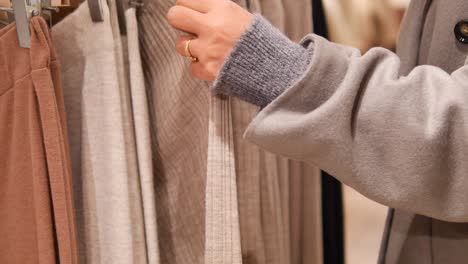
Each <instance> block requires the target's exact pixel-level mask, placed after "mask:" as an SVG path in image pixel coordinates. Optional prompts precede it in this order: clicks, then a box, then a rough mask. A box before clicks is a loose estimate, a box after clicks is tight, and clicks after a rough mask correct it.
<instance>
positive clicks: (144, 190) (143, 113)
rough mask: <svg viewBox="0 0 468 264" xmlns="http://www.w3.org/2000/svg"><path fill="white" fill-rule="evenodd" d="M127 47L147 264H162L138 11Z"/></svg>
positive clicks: (131, 18) (131, 12)
mask: <svg viewBox="0 0 468 264" xmlns="http://www.w3.org/2000/svg"><path fill="white" fill-rule="evenodd" d="M125 17H126V27H127V43H128V63H129V77H130V78H129V80H130V92H131V99H132V110H133V121H134V125H135V139H136V147H137V156H138V172H139V175H140V182H141V184H140V186H141V195H142V202H143V205H142V206H143V216H144V227H145V241H146V251H147V254H148V263H151V264H159V263H161V262H160V257H159V241H158V231H157V224H156V204H155V201H156V200H155V194H154V176H153V161H152V151H151V134H150V117H149V107H148V97H147V94H146V89H145V80H144V76H143V69H142V66H141V57H140V46H139V42H138V24H137V20H136V10H135V8H133V7H130V8H129V9H128V10H127V11H126V12H125Z"/></svg>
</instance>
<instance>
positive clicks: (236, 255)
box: [205, 96, 242, 264]
mask: <svg viewBox="0 0 468 264" xmlns="http://www.w3.org/2000/svg"><path fill="white" fill-rule="evenodd" d="M209 116H210V118H209V124H208V160H207V176H206V199H205V203H206V207H205V210H206V213H205V215H206V218H205V234H206V235H205V264H241V263H242V252H241V244H240V243H241V241H240V228H239V209H238V204H237V203H238V202H237V183H236V180H237V179H236V168H235V166H236V164H235V160H234V141H233V131H232V113H231V100H230V99H229V98H220V97H215V96H212V97H210V112H209Z"/></svg>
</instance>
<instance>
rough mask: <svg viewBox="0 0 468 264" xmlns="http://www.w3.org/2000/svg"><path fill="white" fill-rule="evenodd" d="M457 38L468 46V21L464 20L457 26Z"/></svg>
mask: <svg viewBox="0 0 468 264" xmlns="http://www.w3.org/2000/svg"><path fill="white" fill-rule="evenodd" d="M455 37H456V38H457V40H458V41H460V42H461V43H464V44H468V20H462V21H460V22H458V23H457V25H456V26H455Z"/></svg>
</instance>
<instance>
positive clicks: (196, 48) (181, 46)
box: [176, 36, 200, 58]
mask: <svg viewBox="0 0 468 264" xmlns="http://www.w3.org/2000/svg"><path fill="white" fill-rule="evenodd" d="M189 40H192V41H190V45H189V48H190V53H191V54H192V56H193V57H196V58H198V56H197V54H200V53H199V52H200V43H199V40H197V39H193V37H192V36H181V37H179V38H178V39H177V41H176V48H177V52H178V53H179V54H180V55H182V56H184V57H189V54H187V53H186V50H185V47H186V46H187V41H189Z"/></svg>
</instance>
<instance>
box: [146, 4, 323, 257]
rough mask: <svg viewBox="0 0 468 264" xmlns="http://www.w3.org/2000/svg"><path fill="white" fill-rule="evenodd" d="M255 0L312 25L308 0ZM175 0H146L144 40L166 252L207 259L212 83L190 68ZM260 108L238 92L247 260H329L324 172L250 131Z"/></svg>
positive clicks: (235, 125)
mask: <svg viewBox="0 0 468 264" xmlns="http://www.w3.org/2000/svg"><path fill="white" fill-rule="evenodd" d="M236 2H239V3H240V4H241V5H243V6H245V4H246V3H245V1H236ZM249 2H250V6H251V8H252V9H251V10H252V11H254V12H261V10H260V9H261V8H262V7H263V8H264V10H265V12H261V13H264V14H265V15H267V16H268V17H270V18H272V19H275V18H276V17H283V18H286V19H285V20H284V21H283V20H281V21H280V23H281V24H282V25H283V27H284V28H288V29H289V30H288V33H291V35H299V34H298V33H297V31H301V34H300V35H304V34H306V33H307V32H310V31H311V27H312V23H311V19H310V9H309V7H310V2H309V1H305V0H304V1H302V0H301V1H297V0H294V1H293V0H291V1H284V2H283V1H279V0H278V1H249ZM282 2H283V3H282ZM174 4H175V1H172V0H164V1H149V0H148V1H145V6H144V8H143V9H141V13H140V15H139V26H140V29H141V35H140V43H141V47H142V50H141V51H142V58H143V66H144V67H143V69H144V74H145V80H146V84H147V89H148V95H149V99H150V100H149V101H150V108H151V113H150V115H151V120H152V122H151V123H152V126H153V128H152V141H153V155H154V157H155V159H154V174H155V179H156V187H155V188H156V201H157V206H158V231H159V232H158V233H159V236H160V240H161V241H165V242H164V243H161V244H160V247H161V250H160V253H161V262H162V263H168V264H172V263H195V264H196V263H204V260H205V254H204V252H205V251H204V250H205V247H204V245H205V231H206V230H205V224H206V222H205V199H204V198H205V196H204V194H205V186H206V175H207V163H206V162H207V156H208V138H209V136H208V127H209V113H210V108H209V106H210V95H209V84H207V83H204V82H201V81H197V80H195V79H194V78H193V77H191V75H190V72H189V70H188V67H187V64H188V62H187V60H186V59H184V58H182V57H180V55H178V54H177V52H176V50H175V48H174V40H175V38H176V36H177V34H178V33H176V32H175V31H174V30H173V29H172V28H171V27H170V26H169V25H168V24H167V22H166V19H165V14H166V13H167V11H168V9H169V8H170V7H171V6H172V5H174ZM300 16H302V17H301V19H294V18H297V17H300ZM304 18H306V19H304ZM291 21H296V22H297V23H293V22H291ZM293 24H294V25H293ZM296 30H297V31H296ZM257 111H258V108H257V107H256V106H252V105H249V104H247V103H245V102H241V101H240V100H232V101H231V114H232V129H233V142H234V159H235V167H236V170H235V172H236V177H237V190H238V193H237V197H238V200H239V202H238V204H239V208H238V209H239V217H240V232H241V247H242V257H243V263H247V264H249V263H259V264H262V263H269V264H270V263H273V264H275V263H278V264H285V263H294V264H296V263H321V261H322V254H321V240H322V234H321V220H320V218H321V217H320V214H321V207H320V203H321V201H320V185H319V184H320V179H319V177H314V175H319V172H318V170H317V169H316V168H313V167H309V166H307V165H304V163H298V162H292V161H290V160H288V159H284V158H280V157H278V156H276V155H273V154H271V153H267V152H264V151H262V150H260V149H259V148H258V147H256V146H255V145H253V144H250V143H248V142H246V141H244V140H242V132H243V131H244V129H245V128H246V127H247V125H248V123H249V121H250V120H251V119H252V118H253V117H254V116H255V113H256V112H257ZM221 242H222V241H220V243H221Z"/></svg>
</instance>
